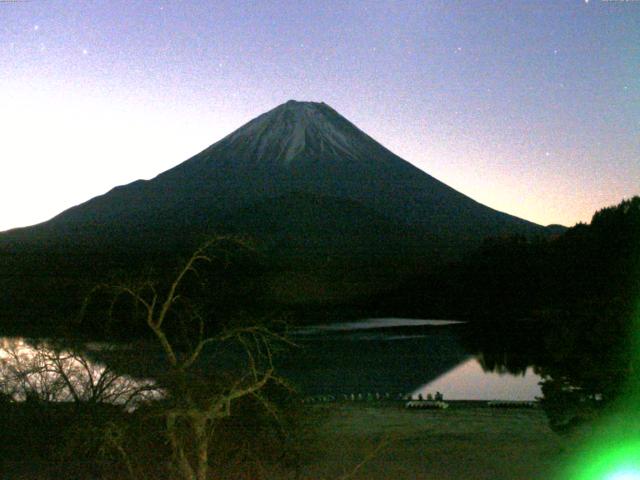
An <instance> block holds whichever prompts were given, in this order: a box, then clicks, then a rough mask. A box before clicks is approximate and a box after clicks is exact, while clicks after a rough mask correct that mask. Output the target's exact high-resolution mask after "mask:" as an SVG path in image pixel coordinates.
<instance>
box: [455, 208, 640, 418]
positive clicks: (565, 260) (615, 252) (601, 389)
mask: <svg viewBox="0 0 640 480" xmlns="http://www.w3.org/2000/svg"><path fill="white" fill-rule="evenodd" d="M451 278H454V279H455V280H451ZM446 279H447V280H448V281H451V282H454V283H453V284H454V285H456V288H459V289H460V290H459V292H460V295H459V296H458V295H456V294H455V293H454V292H452V291H451V290H450V291H448V292H447V295H451V297H449V298H447V299H446V301H454V303H452V304H450V305H451V307H452V308H454V307H453V305H454V304H455V303H456V302H459V307H458V312H459V314H460V315H462V316H466V317H468V318H470V319H473V318H475V319H477V320H479V321H477V322H475V323H474V328H472V329H471V330H470V331H468V334H467V336H466V337H465V339H466V343H467V345H468V347H469V348H470V349H471V350H472V351H475V352H476V353H478V354H479V355H480V358H481V359H482V364H483V367H484V368H485V369H486V370H490V371H506V372H510V373H513V374H522V373H524V372H525V371H526V369H527V367H530V366H533V367H534V369H535V371H536V372H537V373H538V374H539V375H541V376H542V378H543V380H544V381H543V384H542V393H543V398H542V404H543V406H544V408H545V411H546V412H547V414H548V417H549V420H550V424H551V426H552V427H553V428H555V429H557V430H560V431H564V430H567V429H570V428H571V427H574V426H576V425H578V424H580V423H581V422H582V421H584V420H588V419H591V418H594V417H596V416H597V415H598V414H599V413H600V412H602V411H603V410H604V409H606V408H607V407H608V406H609V405H611V404H612V403H614V402H615V401H616V400H618V399H620V398H624V397H625V396H627V395H631V394H633V393H634V391H635V392H637V391H638V387H640V377H639V375H640V372H639V370H640V368H639V367H640V365H639V364H638V361H639V359H638V352H637V341H638V337H639V336H640V332H639V331H638V328H639V327H640V318H639V312H640V197H634V198H632V199H630V200H625V201H623V202H621V203H620V204H618V205H616V206H613V207H608V208H605V209H602V210H600V211H598V212H597V213H596V214H595V215H594V216H593V218H592V220H591V223H590V224H588V225H586V224H578V225H576V226H574V227H572V228H570V229H568V230H567V231H566V232H564V233H563V234H562V235H559V236H558V237H556V238H553V239H548V240H544V239H525V238H522V237H517V238H508V239H498V240H496V239H494V240H489V241H487V242H485V244H484V245H483V247H482V248H481V249H480V250H479V251H478V252H476V253H475V254H474V255H472V256H470V257H468V258H467V259H465V260H464V261H463V262H461V263H459V264H457V265H455V266H454V268H453V269H452V277H446ZM469 292H471V293H470V295H467V293H469Z"/></svg>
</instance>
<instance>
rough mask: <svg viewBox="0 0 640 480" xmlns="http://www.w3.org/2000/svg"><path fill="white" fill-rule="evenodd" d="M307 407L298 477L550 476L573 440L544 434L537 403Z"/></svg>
mask: <svg viewBox="0 0 640 480" xmlns="http://www.w3.org/2000/svg"><path fill="white" fill-rule="evenodd" d="M310 409H311V410H312V411H311V414H312V415H313V417H314V418H315V419H316V420H315V422H316V424H319V428H316V429H315V433H314V435H313V436H312V437H311V438H310V440H309V443H308V445H307V446H306V447H307V448H305V452H306V453H305V458H304V461H303V465H304V467H303V471H302V472H301V473H302V475H301V476H302V477H303V478H305V479H318V480H320V479H339V478H353V479H368V480H377V479H415V480H420V479H434V480H465V479H472V480H483V479H487V480H528V479H545V480H551V479H554V478H556V473H555V472H556V470H557V467H558V466H559V465H562V463H563V461H566V459H567V458H568V456H569V455H570V454H571V452H572V450H573V448H574V447H573V444H574V443H575V442H574V441H572V440H571V438H566V437H563V436H559V435H557V434H556V433H554V432H553V431H551V429H550V428H549V426H548V424H547V419H546V417H545V414H544V412H543V411H542V410H541V409H537V408H536V409H505V410H502V409H492V408H488V407H486V406H483V405H477V406H474V405H464V406H457V407H456V406H452V407H450V408H449V409H447V410H407V409H404V408H402V406H401V405H397V404H396V405H389V404H386V405H384V404H382V405H373V406H372V405H369V404H357V403H356V404H324V405H316V406H312V407H310ZM363 461H364V463H362V462H363Z"/></svg>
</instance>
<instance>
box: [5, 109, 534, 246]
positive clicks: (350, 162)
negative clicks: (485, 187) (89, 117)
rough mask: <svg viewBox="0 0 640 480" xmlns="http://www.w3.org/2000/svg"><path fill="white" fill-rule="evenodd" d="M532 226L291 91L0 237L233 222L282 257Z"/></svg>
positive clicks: (53, 238)
mask: <svg viewBox="0 0 640 480" xmlns="http://www.w3.org/2000/svg"><path fill="white" fill-rule="evenodd" d="M544 231H545V229H544V227H541V226H539V225H536V224H534V223H531V222H528V221H526V220H523V219H520V218H517V217H514V216H511V215H508V214H506V213H502V212H499V211H496V210H493V209H491V208H489V207H486V206H484V205H482V204H480V203H478V202H476V201H474V200H472V199H471V198H469V197H467V196H465V195H463V194H462V193H460V192H458V191H456V190H454V189H452V188H450V187H448V186H447V185H445V184H444V183H442V182H440V181H438V180H436V179H435V178H433V177H431V176H430V175H428V174H427V173H425V172H423V171H421V170H419V169H418V168H416V167H414V166H413V165H411V164H410V163H408V162H406V161H405V160H403V159H401V158H400V157H398V156H397V155H395V154H393V153H392V152H391V151H389V150H388V149H386V148H385V147H383V146H382V145H381V144H379V143H378V142H376V141H375V140H374V139H372V138H371V137H369V136H368V135H367V134H365V133H364V132H362V131H361V130H360V129H358V128H357V127H356V126H355V125H353V124H352V123H351V122H349V121H348V120H347V119H346V118H344V117H343V116H341V115H340V114H339V113H337V112H336V111H335V110H334V109H332V108H331V107H329V106H328V105H326V104H324V103H313V102H297V101H293V100H291V101H288V102H286V103H284V104H282V105H280V106H278V107H276V108H274V109H273V110H270V111H268V112H266V113H264V114H262V115H260V116H258V117H257V118H255V119H254V120H252V121H250V122H249V123H247V124H245V125H244V126H242V127H240V128H239V129H237V130H236V131H234V132H233V133H231V134H230V135H228V136H226V137H225V138H223V139H222V140H220V141H218V142H217V143H215V144H213V145H211V146H210V147H208V148H207V149H205V150H204V151H202V152H201V153H199V154H197V155H195V156H194V157H192V158H190V159H189V160H186V161H185V162H183V163H181V164H179V165H177V166H176V167H174V168H172V169H170V170H168V171H166V172H164V173H162V174H160V175H158V176H157V177H155V178H153V179H151V180H138V181H135V182H133V183H130V184H128V185H124V186H120V187H116V188H114V189H113V190H111V191H110V192H108V193H106V194H104V195H101V196H99V197H96V198H93V199H91V200H89V201H87V202H85V203H83V204H81V205H78V206H76V207H73V208H70V209H68V210H66V211H64V212H62V213H60V214H59V215H58V216H56V217H54V218H53V219H51V220H49V221H48V222H44V223H42V224H39V225H35V226H33V227H28V228H24V229H19V230H14V231H10V232H6V233H4V234H2V235H0V245H1V244H2V243H5V245H6V242H9V243H13V244H14V245H15V244H16V242H18V243H21V244H22V243H25V242H26V243H34V242H35V243H40V244H43V243H46V244H48V245H58V246H60V247H64V245H66V244H68V245H69V246H71V245H74V246H80V245H83V246H86V247H88V248H97V249H104V248H122V249H124V250H126V249H127V248H131V246H136V245H139V244H144V245H145V248H155V247H157V248H160V249H165V248H173V247H174V246H175V245H179V244H184V243H188V241H189V240H192V239H195V238H202V237H204V236H207V235H212V234H214V233H220V232H233V233H239V234H248V235H250V236H254V237H256V238H257V240H258V241H259V243H261V244H262V245H264V246H265V248H266V249H267V250H269V251H270V252H271V253H272V254H273V255H276V256H278V255H281V256H284V257H288V256H297V257H305V258H312V257H318V258H326V257H327V256H331V255H339V256H344V255H347V256H348V255H354V256H371V255H375V256H378V257H379V256H382V257H384V256H395V255H397V254H398V252H404V253H407V254H411V252H414V253H417V252H419V253H420V255H423V256H432V257H450V256H452V255H455V254H457V253H460V252H461V251H464V250H466V249H468V248H470V247H472V246H474V245H477V244H478V243H479V242H480V241H481V239H482V238H484V237H487V236H495V235H503V234H514V233H523V234H532V233H533V234H535V233H543V232H544ZM3 237H4V238H3Z"/></svg>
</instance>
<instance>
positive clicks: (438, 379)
mask: <svg viewBox="0 0 640 480" xmlns="http://www.w3.org/2000/svg"><path fill="white" fill-rule="evenodd" d="M466 328H467V327H466V326H465V325H464V324H463V323H461V322H455V321H450V320H414V319H401V318H377V319H366V320H362V321H359V322H345V323H339V324H330V325H314V326H307V327H303V328H299V329H297V330H294V331H293V333H292V338H293V340H294V341H295V342H296V343H297V344H298V345H299V347H298V348H295V349H292V350H291V351H289V352H288V353H286V354H285V355H283V356H281V357H280V359H279V360H278V364H277V368H278V370H279V371H280V374H281V375H282V376H284V377H285V378H287V379H289V380H290V381H291V382H292V383H293V384H294V385H295V386H296V387H297V389H298V390H299V391H300V392H301V393H302V394H304V395H316V394H322V395H336V396H340V395H350V394H356V395H357V394H358V393H362V394H367V393H373V394H375V393H380V394H385V393H388V394H390V395H392V396H393V397H394V398H395V397H397V396H398V395H408V394H409V395H412V396H414V397H417V396H418V395H420V394H421V395H422V396H423V397H424V398H426V397H427V395H428V394H435V393H436V392H441V393H442V394H443V395H444V398H445V399H450V400H526V401H529V400H534V399H536V397H540V396H541V391H540V386H539V385H538V382H540V381H541V378H540V377H539V376H538V375H536V374H535V373H534V372H533V370H532V369H531V368H527V369H526V371H525V372H524V373H523V374H518V375H513V374H509V373H497V372H489V371H486V370H485V369H483V367H482V361H481V360H482V358H481V357H478V356H476V355H474V354H472V353H471V352H469V351H468V349H467V348H466V347H465V346H464V342H462V341H461V338H462V335H463V334H464V332H465V329H466ZM108 347H109V346H108V345H107V346H104V348H105V349H106V350H109V348H108ZM101 349H102V347H101V346H100V345H97V346H96V345H93V344H88V345H86V346H85V352H87V353H90V355H88V357H81V356H77V355H75V354H74V355H71V352H62V357H63V358H64V359H65V361H66V362H68V364H69V366H70V368H72V370H73V371H74V372H76V375H77V376H78V380H79V381H81V382H82V383H83V384H85V385H86V388H89V389H90V388H91V382H92V378H99V377H100V375H104V374H105V371H106V372H108V368H107V365H108V364H109V362H110V357H109V355H112V353H110V354H109V355H106V354H104V353H101V352H100V351H101ZM124 351H126V350H124ZM46 358H50V359H54V360H55V359H57V360H59V359H60V352H58V353H55V352H54V351H53V350H47V344H46V343H40V345H39V347H38V349H37V350H36V349H34V348H33V347H31V346H30V344H29V343H28V342H25V341H24V340H23V339H20V338H6V337H5V338H2V337H0V375H2V374H4V375H5V378H3V379H0V386H2V385H3V382H4V388H5V389H6V388H11V387H10V386H7V384H6V381H7V378H6V377H7V375H8V373H10V372H11V371H12V368H13V367H12V362H13V364H15V362H21V363H23V365H22V366H23V367H24V366H25V365H28V364H29V362H32V363H33V362H35V363H36V364H37V363H38V362H43V361H44V360H45V359H46ZM81 358H84V361H81ZM96 358H100V361H96ZM158 361H159V360H158ZM136 363H138V364H142V363H144V362H136ZM147 363H153V360H149V361H148V362H147ZM14 366H15V367H18V366H19V365H14ZM137 373H138V375H136V376H137V377H138V378H143V377H144V376H146V377H147V378H148V377H149V375H148V373H146V372H144V371H141V372H137ZM141 375H142V376H143V377H141ZM150 376H151V377H152V376H153V375H150ZM16 378H17V377H16ZM49 380H51V379H49ZM32 381H34V382H36V381H42V379H38V378H37V376H34V377H32ZM123 381H124V382H125V383H126V385H117V384H116V386H117V387H118V389H122V388H125V386H126V388H132V387H134V386H139V382H143V383H147V384H149V383H148V382H149V381H147V380H142V381H136V380H133V378H131V377H124V380H123ZM114 393H115V392H114ZM58 394H59V395H60V396H61V397H66V396H68V395H69V392H67V391H65V390H64V388H63V389H61V390H60V392H58Z"/></svg>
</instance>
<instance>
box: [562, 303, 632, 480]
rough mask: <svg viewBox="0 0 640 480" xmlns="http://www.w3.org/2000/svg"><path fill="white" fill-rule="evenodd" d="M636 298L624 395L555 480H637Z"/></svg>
mask: <svg viewBox="0 0 640 480" xmlns="http://www.w3.org/2000/svg"><path fill="white" fill-rule="evenodd" d="M637 298H638V301H637V302H636V309H635V315H634V318H633V319H632V321H631V322H630V324H631V329H632V330H631V332H629V333H630V338H631V341H632V342H633V343H632V345H633V348H634V356H633V357H632V358H631V363H630V365H629V372H630V375H629V378H628V385H627V395H625V396H624V397H623V398H621V399H620V401H619V402H618V404H617V405H616V407H615V408H613V409H612V411H611V412H610V413H609V415H608V416H607V417H606V418H605V419H604V420H603V421H602V423H601V424H600V425H599V427H597V428H596V430H595V435H594V436H593V437H592V439H591V441H589V442H588V443H587V444H586V445H585V446H584V447H583V448H582V449H581V451H580V452H579V454H578V455H577V457H576V458H575V459H574V463H573V464H572V465H571V466H569V468H568V469H566V470H565V471H564V472H563V474H562V475H560V476H559V477H558V480H640V294H639V295H638V296H637Z"/></svg>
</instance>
